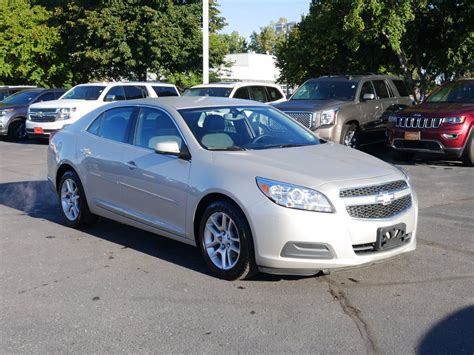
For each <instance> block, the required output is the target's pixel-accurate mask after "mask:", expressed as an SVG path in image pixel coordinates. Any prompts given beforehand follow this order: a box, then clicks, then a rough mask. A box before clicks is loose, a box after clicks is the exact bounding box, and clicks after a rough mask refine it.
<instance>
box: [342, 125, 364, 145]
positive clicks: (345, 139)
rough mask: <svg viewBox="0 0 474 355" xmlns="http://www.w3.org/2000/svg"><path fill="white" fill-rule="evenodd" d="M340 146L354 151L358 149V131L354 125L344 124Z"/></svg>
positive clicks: (357, 127)
mask: <svg viewBox="0 0 474 355" xmlns="http://www.w3.org/2000/svg"><path fill="white" fill-rule="evenodd" d="M341 144H342V145H345V146H346V147H351V148H354V149H359V148H360V129H359V126H358V125H356V124H355V123H351V124H346V125H344V127H343V128H342V132H341Z"/></svg>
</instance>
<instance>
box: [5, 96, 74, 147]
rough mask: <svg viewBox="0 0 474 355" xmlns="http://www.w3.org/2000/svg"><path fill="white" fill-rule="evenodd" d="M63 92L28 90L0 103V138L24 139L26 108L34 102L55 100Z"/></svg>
mask: <svg viewBox="0 0 474 355" xmlns="http://www.w3.org/2000/svg"><path fill="white" fill-rule="evenodd" d="M65 92H66V89H42V88H37V89H29V90H22V91H19V92H17V93H15V94H13V95H11V96H8V97H7V98H6V99H4V100H3V101H0V136H8V138H9V139H11V140H19V139H23V138H25V137H26V129H25V121H26V117H27V113H28V107H29V106H30V105H31V104H33V103H36V102H42V101H51V100H57V99H58V98H59V97H61V96H62V95H63V94H64V93H65Z"/></svg>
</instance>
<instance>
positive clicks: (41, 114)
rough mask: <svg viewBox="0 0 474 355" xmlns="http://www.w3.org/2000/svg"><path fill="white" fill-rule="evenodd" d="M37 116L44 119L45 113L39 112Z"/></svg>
mask: <svg viewBox="0 0 474 355" xmlns="http://www.w3.org/2000/svg"><path fill="white" fill-rule="evenodd" d="M36 116H38V117H43V116H44V113H43V112H38V113H37V114H36Z"/></svg>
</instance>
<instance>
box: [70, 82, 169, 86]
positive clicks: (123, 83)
mask: <svg viewBox="0 0 474 355" xmlns="http://www.w3.org/2000/svg"><path fill="white" fill-rule="evenodd" d="M93 85H95V86H117V85H125V86H127V85H161V86H169V87H175V85H174V84H170V83H162V82H160V81H117V82H115V81H114V82H97V83H84V84H79V85H76V86H93Z"/></svg>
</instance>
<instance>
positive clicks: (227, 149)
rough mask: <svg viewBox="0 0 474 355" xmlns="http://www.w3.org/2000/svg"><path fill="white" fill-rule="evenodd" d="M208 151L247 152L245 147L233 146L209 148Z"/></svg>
mask: <svg viewBox="0 0 474 355" xmlns="http://www.w3.org/2000/svg"><path fill="white" fill-rule="evenodd" d="M207 149H208V150H212V151H229V152H236V151H242V150H247V149H245V148H244V147H239V146H238V145H233V146H231V147H226V148H213V147H210V148H207Z"/></svg>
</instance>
